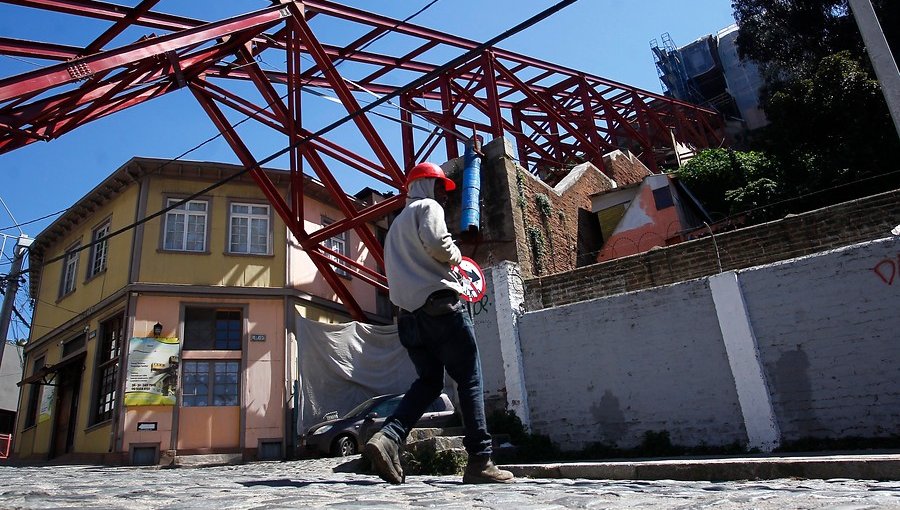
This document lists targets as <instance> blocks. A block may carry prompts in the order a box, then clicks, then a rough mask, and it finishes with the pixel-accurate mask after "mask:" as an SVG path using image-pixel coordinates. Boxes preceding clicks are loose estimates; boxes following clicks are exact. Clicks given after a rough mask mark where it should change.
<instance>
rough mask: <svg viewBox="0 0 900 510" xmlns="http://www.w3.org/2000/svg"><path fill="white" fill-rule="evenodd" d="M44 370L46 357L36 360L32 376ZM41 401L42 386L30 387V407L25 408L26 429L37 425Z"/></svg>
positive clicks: (32, 368) (30, 385) (34, 385)
mask: <svg viewBox="0 0 900 510" xmlns="http://www.w3.org/2000/svg"><path fill="white" fill-rule="evenodd" d="M42 368H44V357H43V356H41V357H40V358H38V359H36V360H34V363H33V364H32V365H31V375H34V374H36V373H37V371H38V370H40V369H42ZM40 399H41V385H40V384H29V385H28V405H27V407H26V408H25V428H28V427H32V426H34V424H35V423H37V413H38V403H39V402H40Z"/></svg>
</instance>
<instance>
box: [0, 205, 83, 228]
mask: <svg viewBox="0 0 900 510" xmlns="http://www.w3.org/2000/svg"><path fill="white" fill-rule="evenodd" d="M68 210H69V208H68V207H66V208H65V209H61V210H59V211H56V212H55V213H50V214H47V215H44V216H41V217H40V218H37V219H33V220H30V221H25V222H22V223H16V224H15V225H10V226H8V227H3V228H0V232H2V231H4V230H9V229H11V228H19V227H24V226H25V225H30V224H32V223H37V222H39V221H41V220H46V219H47V218H49V217H51V216H57V215H60V214H62V213H64V212H66V211H68ZM13 221H15V219H13Z"/></svg>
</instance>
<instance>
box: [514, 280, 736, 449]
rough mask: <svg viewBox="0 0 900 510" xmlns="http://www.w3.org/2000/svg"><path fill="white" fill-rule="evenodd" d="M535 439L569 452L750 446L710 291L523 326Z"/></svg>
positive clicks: (608, 304) (610, 301) (562, 313)
mask: <svg viewBox="0 0 900 510" xmlns="http://www.w3.org/2000/svg"><path fill="white" fill-rule="evenodd" d="M519 336H520V340H521V344H522V351H523V357H524V365H525V367H524V368H525V381H526V386H527V388H528V400H529V405H530V408H531V425H532V428H533V430H534V431H535V432H537V433H540V434H546V435H548V436H550V438H551V439H552V440H553V441H554V442H556V443H557V444H558V445H559V446H560V447H561V448H563V449H580V448H583V447H585V446H587V445H589V444H591V443H594V442H603V443H606V444H612V445H616V446H619V447H625V448H627V447H632V446H636V445H638V444H640V442H641V440H642V439H643V437H644V433H645V432H646V431H662V430H666V431H668V432H669V434H670V438H671V440H672V441H673V443H676V444H693V445H699V444H709V445H722V444H729V443H732V442H734V441H739V442H746V440H747V436H746V432H745V431H744V427H743V419H742V416H741V412H740V408H739V405H738V401H737V394H736V391H735V386H734V381H733V379H732V376H731V371H730V369H729V365H728V360H727V358H726V354H725V348H724V345H723V343H722V337H721V333H720V332H719V326H718V322H717V321H716V313H715V309H714V306H713V302H712V298H711V296H710V293H709V288H708V286H707V284H706V282H705V281H700V280H697V281H693V282H687V283H682V284H677V285H672V286H668V287H663V288H660V289H655V290H650V291H641V292H636V293H630V294H623V295H619V296H613V297H609V298H604V299H598V300H593V301H587V302H584V303H578V304H573V305H568V306H564V307H560V308H555V309H548V310H541V311H538V312H534V313H528V314H525V315H524V316H523V317H522V320H521V322H520V324H519Z"/></svg>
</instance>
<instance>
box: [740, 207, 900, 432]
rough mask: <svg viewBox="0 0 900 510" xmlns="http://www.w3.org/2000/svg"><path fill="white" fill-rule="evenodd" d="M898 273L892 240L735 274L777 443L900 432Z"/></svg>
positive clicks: (899, 247)
mask: <svg viewBox="0 0 900 510" xmlns="http://www.w3.org/2000/svg"><path fill="white" fill-rule="evenodd" d="M895 218H896V217H895ZM898 271H900V239H897V238H894V239H887V240H882V241H878V242H871V243H866V244H864V245H861V246H859V247H853V248H848V249H843V250H837V251H834V252H829V253H825V254H822V255H820V256H815V257H805V258H802V259H799V260H793V261H791V262H790V263H783V264H774V265H771V266H766V267H764V268H759V269H753V270H749V271H744V272H741V273H740V282H741V289H742V291H743V293H744V295H745V298H746V303H747V312H748V316H749V317H750V322H751V323H752V325H753V331H754V333H755V334H756V338H757V344H758V349H759V356H760V361H761V363H762V365H763V367H764V372H765V375H766V380H767V381H768V386H769V388H770V389H771V393H772V405H773V408H774V411H775V415H776V417H777V419H778V423H779V428H780V429H781V435H782V438H783V440H784V441H794V440H798V439H803V438H808V437H816V438H833V437H853V436H857V437H884V436H889V435H891V434H893V435H895V436H896V435H898V434H900V333H898V330H900V279H897V278H896V276H897V274H898ZM892 275H894V278H893V280H892V278H891V276H892Z"/></svg>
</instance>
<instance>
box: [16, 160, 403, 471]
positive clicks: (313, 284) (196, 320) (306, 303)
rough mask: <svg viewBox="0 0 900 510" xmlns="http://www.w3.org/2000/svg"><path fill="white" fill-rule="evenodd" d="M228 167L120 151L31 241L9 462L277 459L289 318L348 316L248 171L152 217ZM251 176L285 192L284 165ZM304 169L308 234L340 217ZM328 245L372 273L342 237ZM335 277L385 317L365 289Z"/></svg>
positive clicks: (352, 239) (286, 437)
mask: <svg viewBox="0 0 900 510" xmlns="http://www.w3.org/2000/svg"><path fill="white" fill-rule="evenodd" d="M241 169H242V168H241V167H238V166H234V165H226V164H218V163H200V162H169V161H164V160H156V159H145V158H134V159H132V160H131V161H129V162H128V163H126V164H125V165H124V166H122V167H121V168H119V169H118V170H116V171H115V172H114V173H113V174H112V175H111V176H109V177H108V178H107V179H106V180H104V181H103V182H102V183H101V184H100V185H98V186H97V187H96V188H94V189H93V190H92V191H91V192H90V193H88V194H87V195H86V196H85V197H84V198H82V199H81V200H79V201H78V203H76V204H75V205H74V206H72V207H71V208H70V209H69V210H68V211H67V212H66V213H64V214H63V215H62V216H61V217H60V218H59V219H57V220H56V221H55V222H54V223H53V224H52V225H50V226H49V227H48V228H47V229H46V230H44V231H43V232H42V233H41V234H40V235H38V236H37V237H36V239H35V242H34V244H33V246H32V248H31V253H30V258H29V263H30V267H31V295H32V297H33V298H34V303H35V307H34V314H33V324H32V329H31V337H30V339H29V342H28V344H27V347H26V367H25V376H24V378H23V381H22V384H21V386H22V391H21V394H20V397H19V413H18V423H17V426H16V433H15V436H14V446H13V448H14V455H15V456H16V458H18V459H20V460H23V461H27V460H35V461H39V460H46V459H55V458H60V457H63V458H64V459H66V460H77V461H85V462H104V463H133V464H156V463H158V462H162V463H166V462H168V461H169V459H170V458H171V457H173V456H175V455H177V456H182V455H193V454H224V455H231V456H232V457H240V458H241V459H244V460H252V459H268V458H281V457H283V456H285V455H287V454H288V452H289V451H290V448H291V447H292V445H293V441H294V437H295V435H296V434H295V431H294V430H293V425H292V423H293V419H292V411H293V403H292V399H293V391H294V390H293V388H294V382H295V381H296V380H297V372H296V371H297V363H296V359H297V356H296V352H297V351H296V340H295V335H294V333H295V332H294V328H295V326H294V322H295V321H294V317H295V316H296V315H297V314H299V315H301V316H303V317H306V318H308V319H312V320H318V321H324V322H344V321H347V320H349V316H348V315H347V313H346V312H345V310H344V308H343V307H342V306H341V305H340V304H339V303H338V300H337V297H336V296H335V295H334V293H333V291H332V290H331V288H330V287H329V286H328V285H327V283H326V282H325V281H324V278H322V277H321V275H319V273H318V272H317V271H316V268H315V266H314V265H313V263H312V262H311V260H310V259H309V257H308V255H307V254H306V253H305V252H303V251H302V250H300V249H299V247H298V245H297V243H296V242H295V240H294V239H293V237H292V236H291V234H290V232H289V231H288V229H287V228H286V227H285V225H284V223H283V222H282V221H281V220H280V218H279V217H278V215H277V214H276V213H275V212H274V211H273V209H272V207H271V206H270V205H269V204H268V202H267V200H266V199H265V196H264V195H263V193H262V192H261V191H260V189H259V188H258V187H257V186H256V184H255V183H254V182H253V181H252V180H251V179H250V177H249V176H247V175H242V176H240V177H237V178H235V179H233V180H230V181H228V182H227V183H226V184H224V185H222V186H220V187H217V188H214V189H212V190H211V191H208V192H207V193H204V194H202V195H200V196H199V197H197V198H194V199H192V200H190V201H188V202H186V203H183V204H181V205H178V206H177V207H176V208H174V209H171V210H169V211H167V212H164V213H162V214H159V212H160V211H162V210H163V209H165V208H166V207H168V206H171V205H174V204H177V203H178V202H179V201H183V199H185V198H187V197H189V196H191V195H194V194H196V193H198V192H201V191H203V190H206V189H207V188H209V187H210V185H211V184H213V183H216V182H219V181H221V180H222V179H224V178H226V177H228V176H229V175H233V174H234V173H236V172H239V171H240V170H241ZM266 173H267V174H268V175H269V177H270V179H271V180H272V181H273V182H274V183H275V184H276V186H278V187H279V189H280V190H281V191H282V193H285V192H286V190H287V187H288V186H287V179H288V177H289V175H288V172H285V171H277V170H266ZM305 179H306V181H305V182H304V186H303V189H304V205H303V207H304V218H305V222H306V223H305V227H306V230H307V232H312V231H315V230H316V229H318V228H321V226H322V225H325V224H328V223H330V222H331V221H334V220H337V219H340V218H342V217H343V216H342V215H341V214H340V212H339V210H338V209H337V207H336V206H334V205H333V204H332V203H331V200H330V198H329V195H328V193H327V192H326V190H325V188H324V187H323V186H322V184H321V183H319V182H317V181H315V180H313V179H311V178H308V177H306V178H305ZM350 200H351V201H357V200H358V199H356V198H353V197H350ZM370 228H371V229H372V230H373V232H374V231H375V230H376V228H377V227H375V226H374V225H372V226H370ZM107 236H109V237H108V238H107V239H106V240H102V239H103V238H104V237H107ZM98 239H100V240H102V241H101V242H99V243H96V242H95V241H96V240H98ZM329 246H330V248H331V249H333V250H334V251H336V252H339V253H342V254H343V255H345V256H347V257H350V258H352V259H354V260H357V261H358V262H361V263H363V264H365V265H366V266H367V267H370V268H375V262H374V260H373V257H369V255H368V252H367V251H366V250H365V248H364V245H363V244H362V242H361V241H360V240H359V238H358V237H356V233H355V232H352V231H351V232H346V233H343V234H340V235H339V236H336V237H335V238H332V239H331V240H330V242H329ZM82 247H83V249H80V248H82ZM342 277H344V278H345V280H346V281H345V283H346V284H347V287H348V288H349V289H350V290H351V292H352V293H353V295H354V297H355V299H356V300H357V302H358V303H359V305H360V306H361V307H362V308H363V310H364V311H365V312H366V313H368V314H370V316H371V318H372V319H373V320H374V321H376V322H378V321H380V320H383V321H387V320H388V319H386V318H385V317H384V315H387V314H388V313H389V312H388V311H387V310H388V309H387V308H386V307H385V303H384V300H383V296H379V295H376V290H375V289H374V287H372V286H370V285H369V284H366V283H364V282H358V281H354V279H352V278H350V277H349V276H347V275H343V276H342ZM379 312H380V314H381V315H379Z"/></svg>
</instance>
